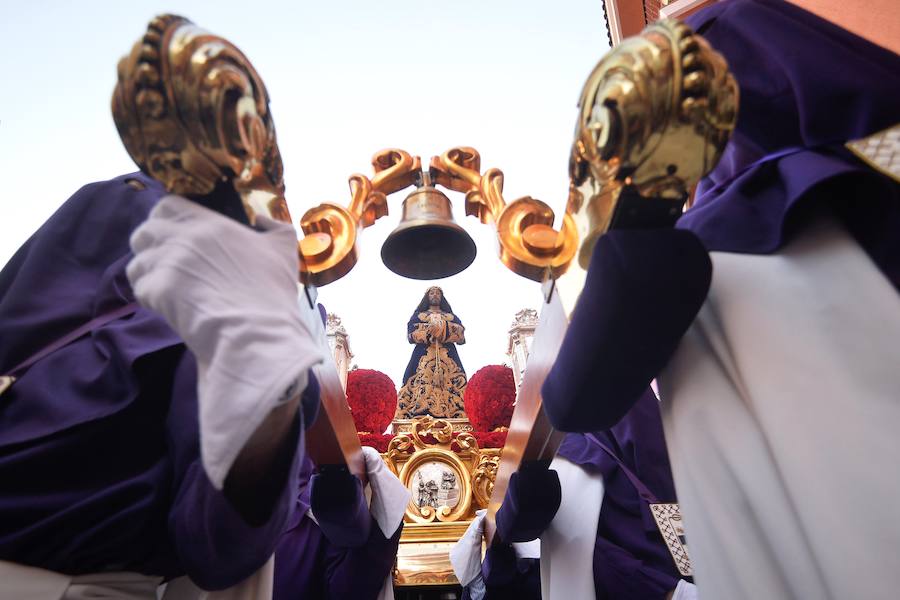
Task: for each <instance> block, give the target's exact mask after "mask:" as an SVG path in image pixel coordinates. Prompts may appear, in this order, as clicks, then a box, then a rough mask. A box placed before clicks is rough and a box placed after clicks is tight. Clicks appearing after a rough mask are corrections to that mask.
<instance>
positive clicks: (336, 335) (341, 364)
mask: <svg viewBox="0 0 900 600" xmlns="http://www.w3.org/2000/svg"><path fill="white" fill-rule="evenodd" d="M325 337H326V338H328V347H329V348H330V349H331V356H332V357H333V358H334V364H335V366H336V367H337V370H338V375H340V377H341V385H342V386H344V391H346V390H347V372H348V371H349V370H350V359H351V358H353V352H351V351H350V340H349V338H350V336H349V335H348V334H347V330H346V329H344V325H343V324H342V323H341V318H340V317H339V316H337V315H336V314H334V313H328V315H327V317H326V319H325Z"/></svg>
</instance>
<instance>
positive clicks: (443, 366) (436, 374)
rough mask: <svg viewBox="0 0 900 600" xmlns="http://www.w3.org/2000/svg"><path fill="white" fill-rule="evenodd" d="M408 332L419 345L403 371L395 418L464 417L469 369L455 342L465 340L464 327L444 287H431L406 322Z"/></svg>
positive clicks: (413, 342) (410, 341)
mask: <svg viewBox="0 0 900 600" xmlns="http://www.w3.org/2000/svg"><path fill="white" fill-rule="evenodd" d="M406 334H407V338H408V339H409V343H410V344H415V345H416V347H415V349H414V350H413V353H412V357H410V359H409V364H408V365H407V366H406V372H405V373H404V374H403V387H402V388H400V392H399V394H398V397H397V415H396V418H398V419H411V418H413V417H418V416H422V415H431V416H433V417H439V418H462V417H465V409H464V405H463V391H464V390H465V388H466V372H465V371H464V370H463V367H462V363H461V362H460V360H459V354H458V353H457V351H456V344H465V343H466V338H465V327H463V324H462V322H461V321H460V320H459V317H457V316H456V315H455V314H453V309H451V308H450V303H448V302H447V299H446V298H445V297H444V292H443V290H441V288H439V287H437V286H434V287H430V288H428V291H426V292H425V295H424V296H422V301H421V302H419V305H418V306H417V307H416V310H415V312H413V314H412V316H411V317H410V319H409V323H407V326H406Z"/></svg>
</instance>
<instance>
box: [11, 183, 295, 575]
mask: <svg viewBox="0 0 900 600" xmlns="http://www.w3.org/2000/svg"><path fill="white" fill-rule="evenodd" d="M129 180H133V181H136V182H137V188H140V187H143V188H144V189H137V188H136V187H133V186H132V185H129V183H128V181H129ZM164 193H165V192H164V190H163V189H162V188H161V186H160V185H159V184H158V183H156V182H154V181H153V180H151V179H149V178H147V177H145V176H144V175H142V174H140V173H137V174H133V175H126V176H121V177H117V178H115V179H112V180H110V181H108V182H101V183H94V184H91V185H88V186H85V187H84V188H82V189H81V190H79V191H78V192H77V193H76V194H75V195H74V196H73V197H72V198H71V199H69V200H68V201H67V202H66V203H65V204H63V206H62V207H61V208H60V209H59V210H58V211H57V212H56V213H55V214H54V215H53V216H52V217H51V218H50V219H49V220H48V221H47V222H46V223H45V224H44V225H43V226H42V227H41V228H40V229H39V230H38V231H37V232H36V233H35V234H34V235H33V236H32V237H31V238H30V239H29V240H28V241H27V242H26V243H25V245H24V246H23V247H22V248H21V249H20V250H19V251H18V252H17V253H16V254H15V256H14V257H13V258H12V259H11V260H10V262H9V263H8V264H7V265H6V266H5V267H4V269H3V271H2V272H0V340H2V344H0V372H6V371H7V370H9V369H11V368H12V367H13V366H14V365H16V364H18V363H19V362H21V361H23V360H25V359H26V358H27V357H29V356H30V355H31V354H33V353H34V352H36V351H38V350H39V349H41V348H42V347H44V346H46V345H47V344H49V343H51V342H53V341H54V340H56V339H58V338H60V337H61V336H63V335H64V334H66V333H68V332H69V331H72V330H74V329H75V328H77V327H78V326H80V325H82V324H83V323H86V322H87V321H89V320H90V319H92V318H94V317H96V316H98V315H101V314H104V313H106V312H109V311H110V310H113V309H115V308H117V307H119V306H122V305H124V304H127V303H130V302H133V301H134V296H133V294H132V291H131V288H130V286H129V284H128V280H127V278H126V277H125V271H124V269H125V266H126V264H127V263H128V261H129V259H130V258H131V254H130V249H129V246H128V238H129V235H130V234H131V232H132V230H133V229H134V228H135V227H137V226H138V225H139V224H140V223H141V222H142V221H143V220H144V219H145V218H146V216H147V214H148V213H149V211H150V209H151V208H152V207H153V206H154V204H156V202H157V201H158V200H159V198H161V197H162V196H163V194H164ZM196 377H197V375H196V363H195V361H194V358H193V356H192V355H191V354H190V352H188V351H187V350H186V348H185V347H184V345H183V344H182V342H181V340H180V339H179V338H178V336H177V335H176V334H175V333H174V332H173V331H172V330H171V329H170V328H169V327H168V326H167V325H166V323H165V322H164V320H163V319H162V318H161V317H160V316H158V315H156V314H155V313H153V312H151V311H149V310H147V309H144V308H140V309H138V311H137V312H136V313H134V314H133V315H130V316H128V317H125V318H122V319H119V320H116V321H113V322H111V323H108V324H106V325H104V326H102V327H100V328H98V329H96V330H94V331H93V332H91V333H90V334H88V335H86V336H84V337H82V338H80V339H78V340H77V341H75V342H73V343H71V344H69V345H67V346H65V347H63V348H62V349H60V350H58V351H56V352H54V353H53V354H51V355H49V356H47V357H46V358H44V359H43V360H41V361H39V362H38V363H37V364H35V365H34V366H32V367H31V368H30V369H29V370H28V371H27V372H26V373H25V374H24V375H23V376H21V377H20V379H19V380H18V381H17V382H16V383H15V384H14V385H13V386H12V388H10V389H9V390H8V391H7V392H6V393H5V394H3V395H2V396H0V488H2V493H0V559H2V560H8V561H14V562H17V563H22V564H26V565H33V566H37V567H42V568H45V569H51V570H55V571H59V572H63V573H68V574H82V573H89V572H98V571H99V572H103V571H115V570H128V571H136V572H139V573H143V574H147V575H161V576H164V577H166V578H173V577H176V576H180V575H184V574H187V575H190V577H191V578H192V579H193V580H194V581H195V582H196V583H197V584H198V585H200V586H201V587H204V588H207V589H219V588H225V587H229V586H231V585H233V584H235V583H237V582H239V581H241V580H242V579H244V578H246V577H248V576H249V575H251V574H252V573H254V572H255V571H256V570H257V569H258V568H259V567H261V566H262V565H263V564H264V563H265V562H266V561H267V560H268V558H269V556H270V555H271V554H272V552H273V551H274V549H275V545H276V543H277V541H278V538H279V535H280V533H281V532H282V531H283V529H284V525H285V522H286V520H287V518H288V515H289V512H290V509H291V508H292V504H291V501H292V499H293V495H292V492H293V486H292V485H289V484H288V482H289V481H293V477H294V476H296V471H297V469H298V468H299V457H300V454H301V453H298V452H295V451H294V449H295V448H297V447H298V445H299V444H301V443H302V442H301V440H302V432H301V431H300V427H299V418H298V419H297V421H296V423H295V427H294V431H293V432H292V434H291V435H292V436H293V440H294V441H293V442H292V443H291V444H286V447H287V448H289V451H288V452H287V453H286V455H285V456H282V457H281V459H282V460H281V463H282V465H283V467H284V468H282V469H275V471H274V472H273V474H272V477H271V485H267V486H265V487H266V489H260V490H258V497H257V498H256V499H255V500H256V502H257V503H258V505H259V506H258V508H259V510H258V511H254V512H256V513H257V516H258V517H259V519H258V521H259V522H254V523H253V524H250V523H248V522H247V520H245V518H244V517H242V516H241V515H240V514H238V512H237V511H236V509H235V507H234V506H233V505H232V504H231V502H230V501H229V500H228V499H227V498H226V497H225V495H224V494H223V492H221V491H217V490H215V489H214V488H213V487H212V485H211V483H210V482H209V480H208V478H207V476H206V473H205V471H204V470H203V467H202V465H201V462H200V449H199V425H198V414H197V412H198V409H197V389H196V387H197V383H196Z"/></svg>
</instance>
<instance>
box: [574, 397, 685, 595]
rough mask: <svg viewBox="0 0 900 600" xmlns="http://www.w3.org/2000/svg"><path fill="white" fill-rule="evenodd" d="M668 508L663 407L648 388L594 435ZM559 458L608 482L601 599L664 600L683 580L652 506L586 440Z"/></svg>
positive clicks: (671, 496) (671, 491)
mask: <svg viewBox="0 0 900 600" xmlns="http://www.w3.org/2000/svg"><path fill="white" fill-rule="evenodd" d="M593 435H594V436H596V437H597V439H598V440H600V441H602V442H603V443H604V444H605V445H606V446H607V447H608V448H610V449H611V450H612V451H613V452H614V454H615V455H616V456H617V457H618V459H619V460H620V461H621V462H622V463H623V464H624V465H625V466H626V467H628V468H629V469H631V471H632V472H633V473H634V474H635V475H637V477H638V478H639V479H640V481H641V483H643V484H644V486H646V487H647V488H648V489H649V490H650V491H651V492H652V493H653V495H654V496H656V497H657V498H658V499H659V500H660V501H662V502H675V501H676V497H675V485H674V483H673V480H672V471H671V467H670V464H669V455H668V452H667V451H666V445H665V438H664V434H663V429H662V418H661V416H660V413H659V401H658V400H657V399H656V396H655V395H654V394H653V391H652V390H651V389H649V388H647V389H646V390H645V391H644V393H643V394H642V395H641V397H640V399H639V400H638V402H637V403H636V404H635V405H634V407H633V408H632V409H631V410H630V411H629V412H628V414H627V415H626V416H625V417H624V418H623V419H622V420H621V421H619V423H617V424H616V425H615V426H614V427H612V428H611V429H609V430H607V431H600V432H595V433H594V434H593ZM558 455H559V456H561V457H563V458H565V459H567V460H569V461H571V462H572V463H574V464H577V465H579V466H580V467H582V468H583V469H585V470H587V471H589V472H594V473H597V474H599V475H601V476H602V477H603V490H604V491H603V505H602V506H601V509H600V518H599V521H598V523H597V542H596V544H595V545H594V585H595V588H596V590H597V597H598V598H616V599H618V598H622V599H623V600H628V599H631V598H633V599H635V600H637V599H643V598H648V599H650V598H660V599H662V598H664V597H665V595H666V594H667V593H668V592H669V591H671V590H673V589H674V588H675V586H676V585H677V583H678V579H679V578H680V575H679V574H678V570H677V569H676V567H675V564H674V562H673V561H672V558H671V556H670V555H669V551H668V548H667V547H666V545H665V543H664V542H663V540H662V537H661V536H660V534H659V530H658V529H657V527H656V523H655V521H654V520H653V516H652V515H651V514H650V510H649V507H648V505H647V503H646V502H645V501H644V500H643V499H642V498H641V497H640V496H639V494H638V490H637V489H636V488H635V486H634V485H633V484H632V482H631V481H630V480H629V478H628V477H627V476H626V474H625V473H624V471H623V469H622V467H621V466H620V464H619V462H618V461H616V460H615V459H613V458H612V457H611V456H609V454H607V453H606V452H604V451H603V450H602V449H601V448H600V447H599V446H598V445H597V444H596V443H594V442H592V441H591V440H590V439H589V438H588V437H586V436H585V435H582V434H569V435H567V436H566V439H565V440H564V441H563V443H562V445H561V446H560V448H559V452H558Z"/></svg>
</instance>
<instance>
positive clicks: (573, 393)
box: [541, 229, 712, 431]
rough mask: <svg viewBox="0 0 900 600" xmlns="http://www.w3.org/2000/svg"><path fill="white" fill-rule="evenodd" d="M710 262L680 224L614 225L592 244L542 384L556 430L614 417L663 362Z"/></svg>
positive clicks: (694, 304) (603, 423) (698, 300)
mask: <svg viewBox="0 0 900 600" xmlns="http://www.w3.org/2000/svg"><path fill="white" fill-rule="evenodd" d="M711 278H712V262H711V261H710V259H709V254H708V253H707V251H706V249H705V248H704V247H703V244H702V243H701V242H700V240H699V239H698V238H697V236H695V235H694V234H693V233H691V232H690V231H686V230H682V229H652V230H614V231H610V232H609V233H607V234H605V235H604V236H602V237H601V238H600V239H599V240H598V241H597V245H596V246H595V248H594V253H593V255H592V256H591V263H590V266H589V268H588V273H587V280H586V281H585V286H584V289H583V290H582V292H581V296H580V297H579V298H578V303H577V305H576V306H575V310H574V312H573V313H572V318H571V321H570V323H569V327H568V329H567V330H566V337H565V338H564V339H563V343H562V346H561V347H560V350H559V355H558V356H557V359H556V362H555V363H554V364H553V368H552V369H550V372H549V373H548V374H547V378H546V379H545V380H544V384H543V386H542V387H541V396H542V398H543V402H544V410H545V411H546V412H547V416H548V417H549V418H550V422H551V423H553V426H554V427H556V428H557V429H560V430H561V431H598V430H603V429H608V428H610V427H612V426H613V425H615V424H616V423H618V422H619V420H620V419H621V418H622V417H623V416H624V415H625V413H626V412H628V410H629V409H630V408H631V406H632V405H633V404H634V402H636V401H637V400H638V398H640V397H641V394H642V393H643V392H644V390H645V389H647V387H648V386H649V385H650V380H652V379H653V378H654V377H656V376H657V375H658V374H659V372H660V371H661V370H662V368H663V367H664V366H665V365H666V363H668V362H669V359H670V358H671V356H672V353H673V352H674V351H675V349H676V347H677V346H678V343H679V342H680V341H681V338H682V336H683V335H684V334H685V332H686V331H687V329H688V327H690V325H691V323H692V322H693V321H694V318H695V317H696V316H697V312H698V311H699V310H700V307H701V306H702V305H703V302H704V300H706V294H707V292H708V291H709V284H710V281H711Z"/></svg>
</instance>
